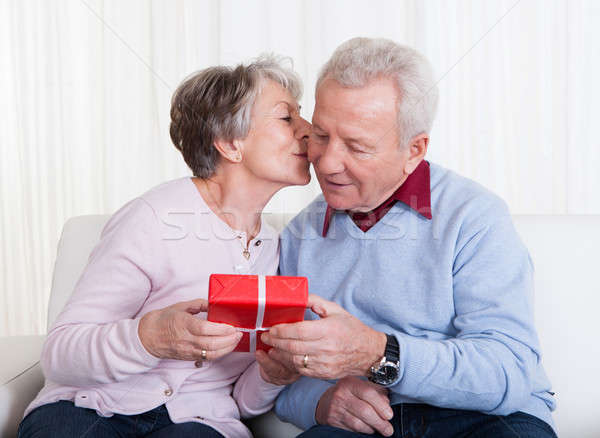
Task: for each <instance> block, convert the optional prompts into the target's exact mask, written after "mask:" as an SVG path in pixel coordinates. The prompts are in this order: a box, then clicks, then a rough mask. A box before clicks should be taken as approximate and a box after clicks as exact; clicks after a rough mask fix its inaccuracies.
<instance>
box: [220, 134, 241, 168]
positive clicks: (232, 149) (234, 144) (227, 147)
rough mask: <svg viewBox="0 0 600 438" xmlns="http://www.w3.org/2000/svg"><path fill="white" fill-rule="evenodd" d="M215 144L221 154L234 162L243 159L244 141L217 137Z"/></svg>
mask: <svg viewBox="0 0 600 438" xmlns="http://www.w3.org/2000/svg"><path fill="white" fill-rule="evenodd" d="M214 146H215V148H216V149H217V151H219V153H220V154H221V156H222V157H223V158H224V159H226V160H227V161H230V162H232V163H239V162H240V161H242V142H241V141H240V140H229V141H227V140H221V139H217V140H215V142H214Z"/></svg>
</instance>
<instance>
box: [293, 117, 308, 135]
mask: <svg viewBox="0 0 600 438" xmlns="http://www.w3.org/2000/svg"><path fill="white" fill-rule="evenodd" d="M294 125H295V126H294V136H295V137H296V138H297V139H298V140H305V141H306V140H307V139H308V135H309V134H310V123H308V121H307V120H305V119H304V118H302V117H298V119H297V120H296V123H295V124H294Z"/></svg>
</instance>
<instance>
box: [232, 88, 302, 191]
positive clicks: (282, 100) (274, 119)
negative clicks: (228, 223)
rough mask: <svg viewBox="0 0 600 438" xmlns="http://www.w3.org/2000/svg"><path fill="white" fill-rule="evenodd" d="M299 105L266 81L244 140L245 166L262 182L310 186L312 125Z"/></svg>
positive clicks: (256, 102)
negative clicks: (308, 155) (304, 116)
mask: <svg viewBox="0 0 600 438" xmlns="http://www.w3.org/2000/svg"><path fill="white" fill-rule="evenodd" d="M299 109H300V107H299V105H298V102H296V100H295V99H294V98H293V97H292V96H291V95H290V93H289V91H287V90H286V89H285V88H283V87H282V86H281V85H279V84H278V83H276V82H274V81H271V80H267V81H266V82H265V83H264V84H263V88H262V91H261V93H260V94H259V95H258V96H257V97H256V101H255V102H254V107H253V108H252V115H251V123H250V131H249V132H248V135H247V136H246V138H245V139H243V140H242V154H243V157H244V158H243V163H244V164H245V166H246V168H247V169H248V171H250V172H251V173H253V174H254V175H255V176H257V177H258V178H259V179H262V180H266V181H269V182H273V183H275V184H278V185H281V186H282V187H285V186H289V185H304V184H308V183H309V182H310V172H309V163H308V158H307V153H306V148H307V140H308V135H309V134H310V124H309V123H308V122H307V121H306V120H304V119H303V118H302V117H300V114H299Z"/></svg>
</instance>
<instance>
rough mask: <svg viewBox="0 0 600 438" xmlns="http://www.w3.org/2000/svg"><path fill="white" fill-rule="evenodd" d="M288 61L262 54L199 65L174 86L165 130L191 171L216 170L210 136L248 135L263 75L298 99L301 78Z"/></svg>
mask: <svg viewBox="0 0 600 438" xmlns="http://www.w3.org/2000/svg"><path fill="white" fill-rule="evenodd" d="M285 64H288V65H289V66H286V65H285ZM292 65H293V64H292V60H291V58H288V57H283V56H277V55H271V54H264V55H261V56H259V57H258V58H256V59H254V60H253V61H252V62H250V63H249V64H240V65H238V66H236V67H225V66H217V67H209V68H207V69H204V70H201V71H198V72H196V73H193V74H192V75H190V76H189V77H187V78H186V79H185V80H184V81H183V82H182V83H181V85H179V87H177V90H175V93H174V94H173V98H172V100H171V126H170V129H169V133H170V136H171V140H172V141H173V144H174V145H175V147H176V148H177V149H179V151H181V153H182V155H183V159H184V160H185V162H186V164H187V165H188V166H189V168H190V169H191V170H192V172H193V174H194V176H197V177H200V178H208V177H210V176H211V175H213V173H214V172H215V170H216V167H217V165H218V162H219V156H220V155H219V152H218V151H217V149H216V148H215V147H214V142H215V140H217V139H220V140H224V141H232V140H237V139H243V138H245V137H246V136H247V135H248V131H249V130H250V118H251V114H252V107H253V106H254V102H255V101H256V97H257V96H258V95H259V94H260V92H261V90H262V87H263V85H264V83H265V80H266V79H270V80H273V81H275V82H277V83H278V84H280V85H281V86H282V87H283V88H285V89H286V90H288V91H289V92H290V94H291V95H292V96H293V97H294V99H296V100H299V99H300V97H301V95H302V82H301V80H300V78H299V77H298V75H297V74H296V72H294V70H293V69H292Z"/></svg>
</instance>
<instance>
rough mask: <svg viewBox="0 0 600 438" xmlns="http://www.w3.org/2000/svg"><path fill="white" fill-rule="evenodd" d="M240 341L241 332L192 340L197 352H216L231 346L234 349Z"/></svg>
mask: <svg viewBox="0 0 600 438" xmlns="http://www.w3.org/2000/svg"><path fill="white" fill-rule="evenodd" d="M240 339H242V332H234V333H232V334H230V335H225V336H201V337H195V338H194V347H195V348H196V349H199V350H206V351H216V350H222V349H226V348H229V347H230V346H231V345H233V347H234V348H235V346H236V345H237V344H239V342H240Z"/></svg>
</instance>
